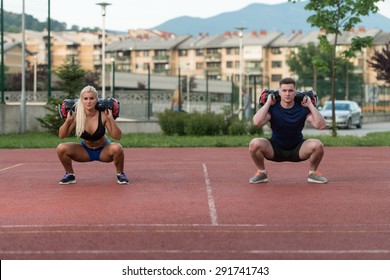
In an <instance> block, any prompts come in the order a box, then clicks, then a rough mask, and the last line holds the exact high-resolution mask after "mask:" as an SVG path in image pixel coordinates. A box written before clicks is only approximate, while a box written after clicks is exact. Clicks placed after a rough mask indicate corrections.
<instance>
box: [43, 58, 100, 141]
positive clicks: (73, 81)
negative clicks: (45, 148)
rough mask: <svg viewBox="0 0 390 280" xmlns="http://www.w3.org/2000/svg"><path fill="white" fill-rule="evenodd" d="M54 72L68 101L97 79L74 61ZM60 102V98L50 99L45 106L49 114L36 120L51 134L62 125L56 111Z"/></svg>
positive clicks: (55, 132)
mask: <svg viewBox="0 0 390 280" xmlns="http://www.w3.org/2000/svg"><path fill="white" fill-rule="evenodd" d="M55 72H56V74H57V75H58V77H59V78H60V80H61V81H60V82H59V89H60V90H61V91H64V92H66V93H67V96H66V98H68V99H75V98H76V94H78V93H79V92H80V90H81V89H82V88H83V87H84V86H85V85H87V84H89V85H93V84H91V83H88V82H93V81H95V80H96V78H97V77H96V75H94V74H91V73H90V72H89V71H85V70H83V69H82V68H81V67H80V66H79V65H78V64H76V63H75V62H74V60H69V61H68V62H67V63H65V64H63V65H61V66H60V67H59V68H58V69H57V70H56V71H55ZM93 86H94V85H93ZM62 101H63V99H61V98H51V99H50V100H49V102H48V104H47V105H46V110H48V111H49V112H48V113H47V114H46V115H45V116H43V117H42V118H37V120H38V121H39V122H40V123H41V125H42V127H44V128H46V129H47V130H48V131H49V132H51V133H53V134H57V133H58V130H59V128H60V127H61V125H62V123H63V120H62V119H61V118H60V116H59V114H58V110H57V108H58V105H59V104H61V103H62Z"/></svg>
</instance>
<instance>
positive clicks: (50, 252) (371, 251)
mask: <svg viewBox="0 0 390 280" xmlns="http://www.w3.org/2000/svg"><path fill="white" fill-rule="evenodd" d="M188 253H190V254H215V253H219V254H221V253H222V254H257V255H259V254H339V255H343V254H390V250H387V249H384V250H377V249H363V250H241V251H240V250H58V251H54V250H44V251H33V250H29V251H7V250H2V251H0V255H59V254H188Z"/></svg>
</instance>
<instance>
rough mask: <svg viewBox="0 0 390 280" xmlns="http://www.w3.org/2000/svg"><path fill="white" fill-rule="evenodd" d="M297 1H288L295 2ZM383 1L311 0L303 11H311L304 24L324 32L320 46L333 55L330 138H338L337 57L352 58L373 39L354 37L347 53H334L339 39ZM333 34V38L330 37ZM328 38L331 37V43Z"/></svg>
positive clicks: (375, 9) (374, 11)
mask: <svg viewBox="0 0 390 280" xmlns="http://www.w3.org/2000/svg"><path fill="white" fill-rule="evenodd" d="M298 1H300V0H289V2H293V3H296V2H298ZM380 1H382V0H310V1H309V2H308V4H306V6H305V9H306V10H309V11H313V12H314V14H313V15H311V16H309V17H308V19H307V21H308V22H309V23H311V26H315V27H318V28H320V29H321V30H324V31H325V35H320V36H319V37H318V38H319V40H320V45H321V46H322V47H323V48H329V49H331V52H332V64H331V65H332V66H331V73H332V75H331V98H332V135H333V136H337V130H336V119H335V106H334V101H335V80H336V67H337V64H336V55H340V56H341V57H344V58H346V59H347V58H351V57H353V56H354V54H355V52H356V51H359V50H362V49H363V48H365V47H368V46H370V44H371V42H372V39H373V38H372V37H369V36H366V37H354V38H353V39H352V42H351V45H350V48H349V49H348V50H346V51H343V52H340V53H338V54H336V46H337V44H338V37H339V36H340V35H342V31H349V30H351V29H352V28H353V27H355V26H356V25H357V24H358V23H359V22H361V19H360V18H361V17H362V16H368V15H369V14H370V13H376V12H377V11H378V7H377V6H376V3H377V2H380ZM329 35H333V36H329ZM328 38H333V42H332V43H330V42H329V41H328Z"/></svg>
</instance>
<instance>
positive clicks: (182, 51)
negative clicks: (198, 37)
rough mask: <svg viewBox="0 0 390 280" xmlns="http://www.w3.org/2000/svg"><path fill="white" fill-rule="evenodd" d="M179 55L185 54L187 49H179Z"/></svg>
mask: <svg viewBox="0 0 390 280" xmlns="http://www.w3.org/2000/svg"><path fill="white" fill-rule="evenodd" d="M179 56H187V50H179Z"/></svg>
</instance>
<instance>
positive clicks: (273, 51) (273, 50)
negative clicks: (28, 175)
mask: <svg viewBox="0 0 390 280" xmlns="http://www.w3.org/2000/svg"><path fill="white" fill-rule="evenodd" d="M271 53H272V54H281V53H282V51H281V50H280V48H271Z"/></svg>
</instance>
